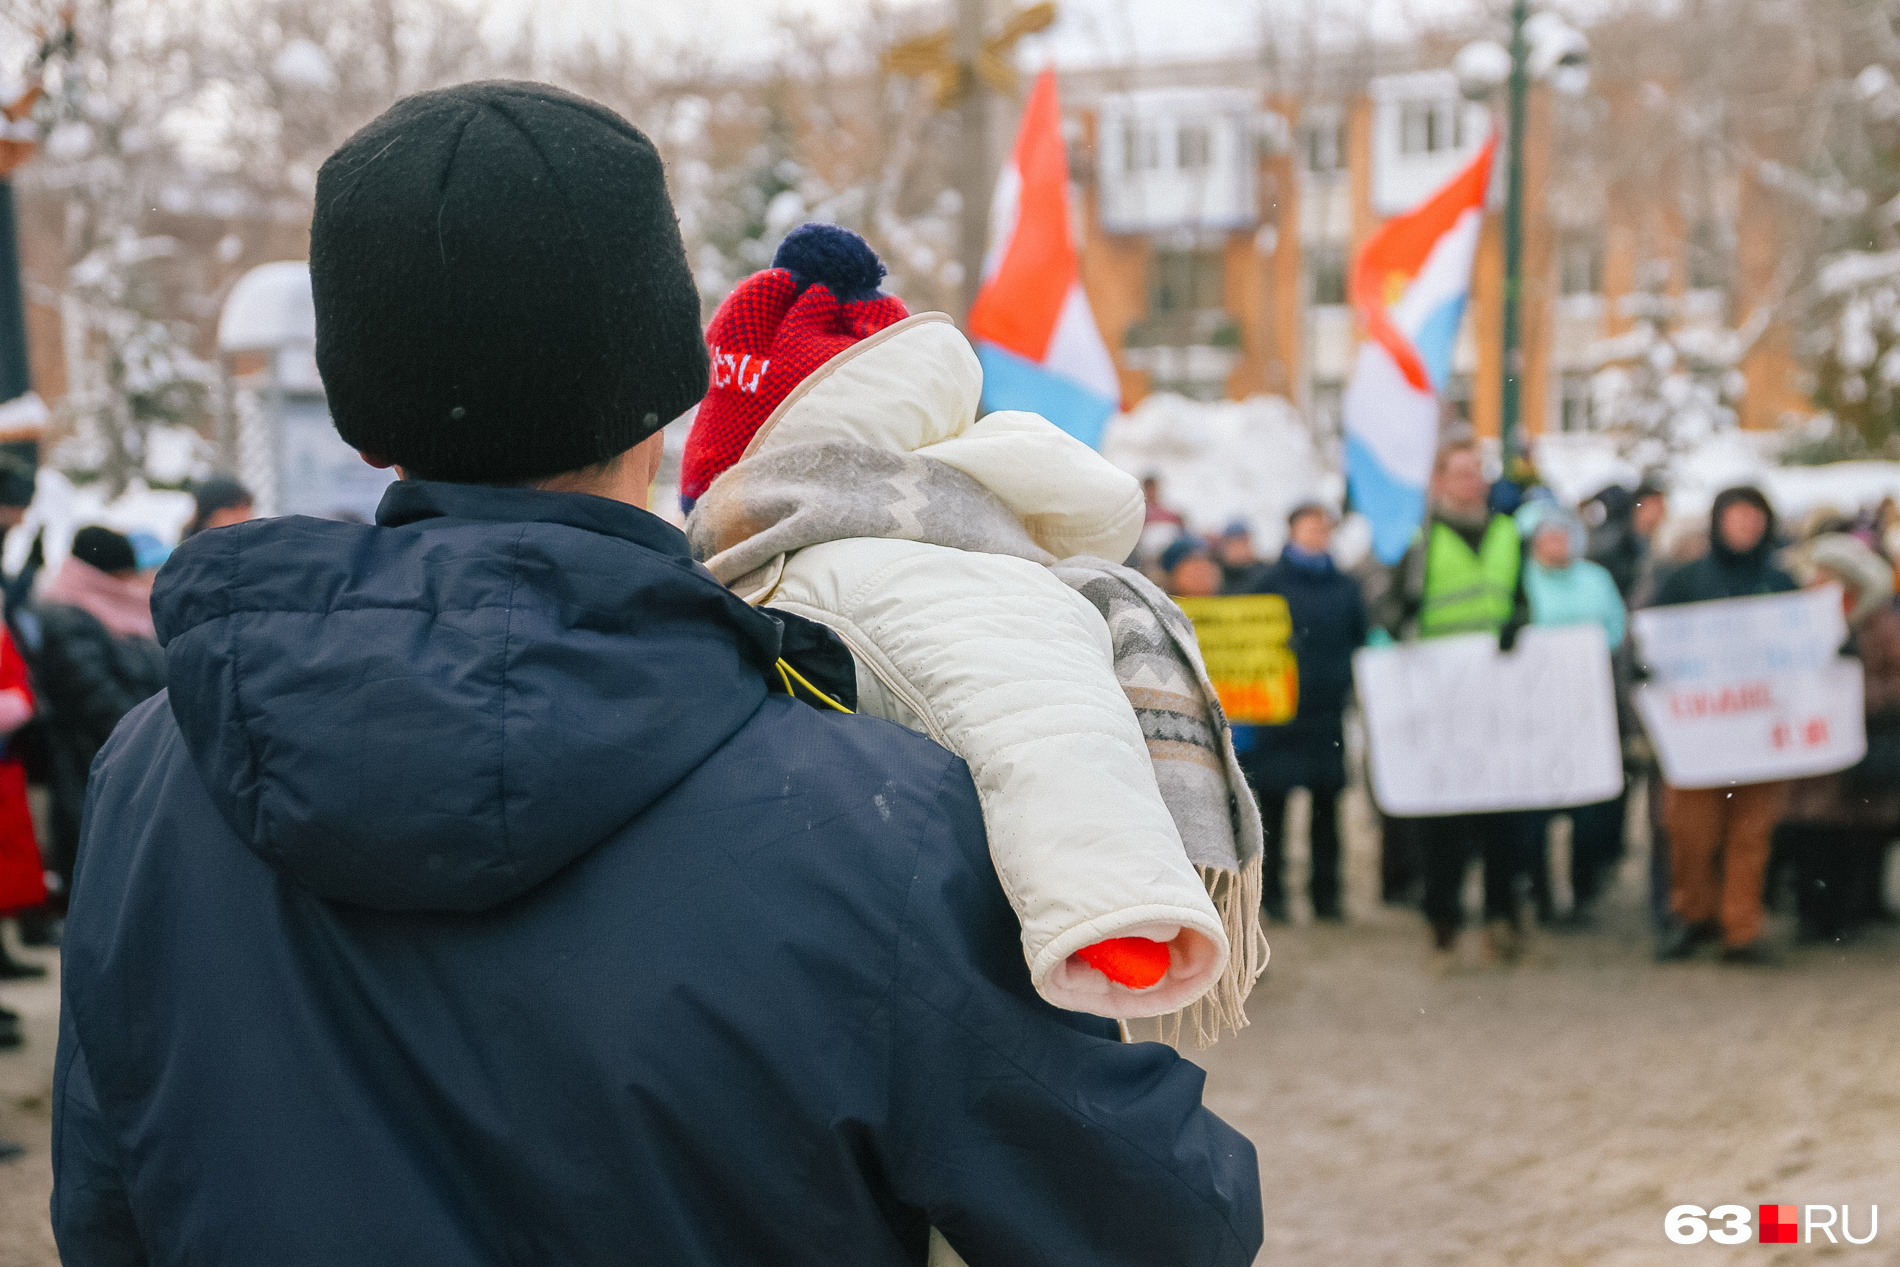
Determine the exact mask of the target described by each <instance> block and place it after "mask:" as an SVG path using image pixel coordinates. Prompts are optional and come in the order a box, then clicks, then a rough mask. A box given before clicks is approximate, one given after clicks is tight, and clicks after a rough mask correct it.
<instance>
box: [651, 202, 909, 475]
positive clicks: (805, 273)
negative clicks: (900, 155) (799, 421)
mask: <svg viewBox="0 0 1900 1267" xmlns="http://www.w3.org/2000/svg"><path fill="white" fill-rule="evenodd" d="M883 278H884V265H883V263H882V262H881V261H880V260H879V259H878V258H877V252H875V251H873V250H872V249H871V244H870V243H868V242H866V241H865V240H864V239H863V238H861V237H859V236H858V235H857V234H855V233H853V232H851V231H850V230H849V229H841V228H839V227H838V226H837V225H834V224H806V225H800V226H799V227H798V228H796V229H794V230H792V232H791V233H790V234H788V235H787V236H786V238H785V241H784V242H782V243H780V244H779V248H778V253H777V254H776V255H774V256H773V257H772V267H771V268H768V269H766V270H765V271H764V272H763V273H754V274H753V275H752V276H750V277H748V278H746V279H745V280H744V281H742V282H740V283H739V284H738V285H737V286H736V287H734V288H733V291H732V293H731V294H730V295H727V296H726V300H725V302H724V303H722V304H720V305H719V311H718V312H716V313H714V314H713V319H712V324H711V325H710V326H708V327H707V328H706V342H707V343H708V344H709V345H710V346H711V348H712V387H711V388H710V389H709V390H708V391H707V392H706V398H705V399H704V400H703V401H701V402H700V404H699V415H698V417H696V418H695V419H694V420H693V430H692V434H691V435H689V436H687V437H686V452H685V455H684V456H683V457H682V459H681V462H680V503H681V505H682V506H684V507H685V508H686V509H688V510H691V509H692V504H693V502H694V501H696V500H697V499H698V498H699V496H700V495H701V494H702V493H704V492H705V491H706V489H707V488H708V487H710V486H711V484H712V482H713V481H714V480H716V479H718V478H719V477H720V476H721V475H723V474H725V472H726V469H727V468H728V467H730V466H732V465H733V463H735V462H737V461H738V460H739V455H740V454H741V453H743V452H745V447H746V445H748V444H750V443H752V437H753V436H754V435H756V434H757V433H758V430H759V427H760V426H761V425H763V424H764V422H765V420H766V419H767V418H769V417H771V415H772V411H773V410H774V409H776V408H778V406H779V402H781V401H783V400H784V399H785V398H786V397H787V396H789V395H790V394H791V392H792V389H793V388H794V387H797V386H798V385H799V384H800V383H801V382H803V381H804V380H805V379H806V378H807V377H808V376H809V375H810V374H811V373H812V371H813V370H816V369H817V368H818V367H819V366H821V365H823V364H824V363H825V362H827V361H829V360H830V359H831V358H832V357H834V356H836V355H838V353H840V352H842V351H844V350H845V349H846V348H848V347H850V346H851V345H852V344H854V343H856V342H858V341H859V340H860V339H864V338H867V337H869V336H870V335H873V334H876V333H877V332H878V331H879V330H882V329H883V328H884V327H886V326H889V325H894V324H896V323H897V322H899V321H902V320H903V319H904V318H905V317H908V316H909V315H910V311H909V310H908V309H907V308H905V307H904V301H903V300H901V299H898V298H896V297H895V296H892V295H885V294H881V293H879V291H878V288H877V286H878V283H879V282H880V281H882V280H883Z"/></svg>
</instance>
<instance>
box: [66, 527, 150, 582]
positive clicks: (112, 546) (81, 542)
mask: <svg viewBox="0 0 1900 1267" xmlns="http://www.w3.org/2000/svg"><path fill="white" fill-rule="evenodd" d="M73 557H74V558H75V559H78V560H79V561H80V562H81V563H90V564H92V566H94V567H96V568H98V569H99V570H100V571H101V572H131V571H134V570H136V569H137V568H138V565H139V556H138V552H137V551H136V550H134V549H133V548H132V540H131V538H129V537H126V536H122V535H121V534H119V533H116V532H114V531H112V529H110V528H101V527H99V526H97V525H94V526H93V527H90V528H81V529H80V530H79V531H78V532H75V533H74V534H73Z"/></svg>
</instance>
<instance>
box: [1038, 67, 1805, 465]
mask: <svg viewBox="0 0 1900 1267" xmlns="http://www.w3.org/2000/svg"><path fill="white" fill-rule="evenodd" d="M1280 78H1284V76H1281V77H1280ZM1316 78H1318V79H1320V80H1321V86H1320V87H1319V88H1317V89H1316V90H1312V91H1303V92H1302V93H1300V94H1299V95H1298V96H1297V97H1295V96H1293V95H1290V94H1288V93H1286V92H1285V91H1284V90H1283V89H1281V88H1279V87H1278V86H1276V84H1274V83H1273V82H1270V81H1269V80H1268V76H1266V75H1265V74H1264V73H1263V70H1262V68H1261V66H1260V65H1259V64H1258V63H1257V62H1254V61H1235V62H1233V63H1228V64H1197V65H1192V66H1182V67H1153V66H1151V67H1145V68H1143V69H1142V70H1141V72H1140V74H1139V75H1135V74H1132V73H1126V72H1124V73H1121V74H1111V73H1106V72H1102V71H1093V72H1088V73H1082V74H1075V75H1071V76H1069V77H1068V78H1067V79H1066V80H1065V81H1064V83H1063V93H1064V103H1065V107H1066V108H1067V109H1068V111H1069V112H1070V114H1071V116H1072V119H1071V132H1072V135H1073V137H1074V138H1075V144H1074V147H1073V153H1074V169H1075V173H1076V177H1077V182H1078V188H1079V192H1080V197H1079V198H1078V199H1077V219H1078V221H1079V223H1078V236H1079V240H1080V241H1081V242H1082V244H1083V245H1082V268H1083V277H1084V283H1085V285H1086V287H1087V290H1088V294H1089V298H1090V301H1091V303H1092V304H1093V306H1094V310H1095V314H1096V318H1097V320H1098V322H1099V323H1100V324H1101V327H1102V333H1103V336H1104V338H1105V339H1106V340H1107V342H1108V344H1109V347H1110V349H1111V351H1112V352H1113V353H1114V355H1115V357H1116V360H1117V365H1118V367H1119V369H1120V371H1121V377H1122V387H1123V391H1124V393H1125V400H1126V403H1128V404H1131V405H1132V404H1133V403H1134V402H1136V401H1138V400H1139V399H1140V398H1141V397H1142V396H1144V395H1146V394H1148V393H1150V392H1155V391H1174V392H1179V393H1182V394H1184V395H1187V396H1190V397H1196V398H1201V399H1219V398H1222V397H1227V398H1242V397H1245V396H1248V395H1252V394H1255V393H1260V392H1268V393H1274V394H1279V395H1283V396H1286V397H1287V398H1289V399H1290V400H1292V401H1294V402H1295V403H1296V404H1297V405H1298V406H1299V408H1300V409H1301V410H1302V411H1303V412H1304V414H1305V415H1306V416H1307V418H1308V419H1309V421H1310V422H1311V423H1312V424H1313V426H1314V427H1315V429H1316V430H1317V431H1318V432H1319V433H1320V434H1321V435H1322V436H1331V437H1336V436H1337V435H1338V433H1339V429H1340V402H1341V398H1342V395H1343V392H1344V389H1345V385H1346V380H1347V378H1348V376H1349V374H1350V372H1351V366H1352V361H1353V355H1354V349H1355V346H1356V340H1357V336H1358V332H1357V330H1356V328H1355V320H1354V317H1353V313H1352V310H1351V308H1350V307H1349V306H1348V303H1347V286H1348V279H1349V276H1350V269H1351V263H1352V260H1353V258H1354V255H1355V253H1356V251H1357V250H1358V248H1359V246H1360V245H1361V244H1362V243H1363V242H1364V241H1365V240H1366V238H1367V237H1369V236H1370V235H1371V234H1372V233H1373V232H1374V231H1375V230H1376V229H1377V228H1378V226H1379V225H1380V224H1381V223H1382V222H1383V221H1384V220H1385V219H1387V218H1388V217H1390V216H1393V215H1396V214H1399V213H1402V212H1404V211H1407V210H1410V209H1411V208H1413V207H1415V206H1417V205H1418V204H1419V203H1420V202H1421V201H1423V200H1424V199H1425V198H1427V197H1429V196H1430V194H1431V193H1432V192H1433V191H1435V190H1436V189H1437V188H1439V187H1440V186H1441V185H1442V184H1444V182H1445V181H1446V180H1448V179H1449V178H1450V177H1451V176H1452V175H1453V174H1454V173H1455V172H1457V171H1458V170H1459V169H1460V168H1462V167H1463V166H1464V165H1465V164H1466V163H1468V162H1469V161H1471V159H1472V158H1473V157H1475V156H1476V154H1477V153H1478V152H1479V150H1480V149H1481V148H1482V146H1483V145H1484V144H1485V143H1486V141H1487V140H1488V139H1489V138H1490V136H1491V135H1492V133H1493V130H1494V119H1493V114H1492V110H1491V109H1490V107H1488V106H1486V105H1484V104H1480V103H1475V102H1471V101H1467V100H1466V99H1464V98H1463V97H1462V96H1461V94H1460V92H1459V87H1458V83H1457V80H1456V78H1455V77H1454V76H1453V74H1452V73H1451V72H1450V71H1449V70H1448V69H1444V68H1443V67H1437V66H1431V65H1413V66H1400V67H1397V68H1394V69H1390V70H1386V71H1384V72H1383V73H1362V74H1359V75H1357V76H1356V77H1355V76H1353V75H1352V74H1351V73H1350V72H1345V73H1337V74H1334V75H1332V76H1330V80H1331V82H1330V84H1327V83H1326V82H1325V80H1326V79H1327V78H1328V77H1324V76H1320V77H1316ZM1641 87H1642V86H1641V85H1618V84H1615V83H1610V84H1604V85H1600V86H1599V87H1598V88H1597V89H1596V91H1595V92H1594V93H1593V94H1592V96H1591V97H1590V98H1589V99H1587V100H1584V101H1581V102H1573V101H1570V100H1567V99H1562V98H1556V97H1553V95H1552V94H1551V93H1550V92H1549V91H1548V90H1547V89H1542V88H1538V89H1534V90H1533V92H1532V94H1531V97H1530V100H1529V103H1528V119H1527V126H1526V129H1525V146H1524V152H1525V163H1524V178H1525V208H1526V214H1525V224H1524V230H1525V233H1524V289H1523V306H1522V357H1523V360H1522V369H1521V373H1522V383H1523V386H1522V409H1523V413H1522V417H1523V422H1524V425H1525V427H1526V429H1527V431H1528V432H1529V433H1531V434H1538V433H1541V432H1544V431H1547V430H1571V431H1575V430H1587V429H1589V428H1591V427H1592V426H1593V425H1594V422H1595V419H1594V417H1593V413H1594V399H1593V392H1592V380H1593V378H1594V377H1595V373H1596V370H1597V369H1598V368H1599V366H1600V365H1601V363H1602V362H1601V353H1602V350H1603V349H1602V346H1601V341H1602V340H1603V339H1605V338H1606V337H1608V336H1611V335H1614V334H1617V333H1620V332H1622V331H1623V330H1625V329H1627V328H1628V326H1629V324H1630V320H1631V317H1630V312H1631V311H1632V308H1631V305H1630V304H1629V303H1628V302H1625V301H1626V297H1628V296H1630V295H1631V294H1632V293H1633V292H1636V291H1638V290H1640V289H1642V288H1643V287H1645V286H1649V287H1660V289H1661V291H1662V293H1663V294H1665V295H1666V296H1668V297H1669V299H1670V300H1671V301H1672V309H1673V311H1674V313H1675V316H1674V318H1673V320H1674V321H1675V323H1677V324H1678V325H1688V326H1704V327H1720V328H1729V327H1731V326H1733V325H1736V324H1739V323H1740V322H1741V321H1742V320H1743V319H1744V317H1745V315H1746V314H1748V313H1749V312H1751V311H1753V310H1754V308H1755V306H1757V305H1759V304H1761V303H1762V302H1764V299H1765V297H1766V296H1768V294H1769V292H1770V291H1771V290H1772V288H1773V285H1774V280H1773V274H1774V272H1775V269H1774V264H1775V249H1774V243H1775V237H1776V233H1777V231H1778V221H1777V220H1776V214H1777V212H1776V210H1775V208H1774V207H1773V206H1772V205H1771V204H1770V202H1769V200H1768V199H1766V198H1765V197H1764V196H1763V191H1761V190H1759V189H1757V188H1755V187H1754V186H1753V184H1752V182H1751V181H1750V180H1749V179H1748V178H1747V176H1746V174H1745V173H1739V172H1732V173H1727V174H1725V175H1724V176H1722V178H1721V179H1718V180H1715V181H1713V182H1711V181H1709V180H1706V179H1704V180H1698V181H1696V182H1685V181H1681V180H1677V179H1674V178H1673V177H1672V178H1670V179H1663V180H1657V179H1653V177H1652V178H1651V179H1648V180H1638V179H1634V178H1632V177H1631V176H1630V175H1629V174H1627V173H1619V172H1616V171H1615V170H1614V165H1613V164H1609V163H1604V162H1600V161H1594V160H1593V152H1592V134H1593V131H1594V130H1595V129H1598V128H1600V127H1603V126H1607V125H1606V123H1605V120H1606V117H1607V118H1611V119H1613V118H1614V116H1616V115H1617V113H1618V111H1619V110H1620V109H1621V107H1622V106H1624V105H1626V104H1627V102H1628V100H1629V99H1630V98H1633V97H1634V96H1635V95H1636V94H1637V93H1639V92H1640V91H1641ZM1502 166H1503V163H1502V156H1501V155H1500V160H1499V163H1498V167H1499V168H1500V170H1499V172H1498V173H1497V176H1498V178H1497V179H1496V180H1494V181H1493V188H1492V196H1491V200H1490V211H1489V214H1488V215H1487V218H1486V221H1485V224H1484V229H1483V235H1482V238H1481V242H1480V247H1479V253H1478V258H1477V262H1476V266H1475V270H1474V277H1473V289H1472V302H1471V305H1470V306H1469V308H1468V309H1467V312H1466V316H1465V321H1464V325H1463V328H1462V330H1461V331H1460V334H1459V337H1458V342H1457V348H1456V354H1455V359H1454V376H1453V379H1452V382H1451V387H1450V389H1449V391H1447V392H1446V394H1445V395H1446V398H1445V400H1444V402H1443V405H1444V408H1445V410H1446V412H1447V414H1448V415H1451V416H1456V417H1458V418H1462V419H1465V420H1467V421H1469V422H1471V423H1472V424H1474V425H1475V427H1476V428H1477V430H1478V431H1479V432H1480V434H1489V435H1495V434H1497V430H1498V423H1499V418H1500V414H1501V411H1502V378H1503V364H1502V346H1503V339H1502V326H1503V295H1504V234H1503V204H1504V181H1503V179H1502V170H1501V169H1502ZM1605 173H1608V174H1605ZM1705 175H1706V174H1705ZM1698 203H1699V204H1700V206H1699V207H1698ZM1741 368H1742V372H1743V374H1744V376H1745V377H1746V379H1747V383H1748V391H1747V393H1746V396H1745V397H1744V400H1743V403H1742V406H1741V410H1740V413H1741V420H1742V424H1743V425H1744V426H1746V427H1752V428H1767V427H1773V426H1775V425H1777V423H1778V422H1779V421H1780V420H1781V419H1782V417H1783V416H1784V415H1785V414H1786V413H1788V412H1789V411H1791V410H1799V409H1800V408H1801V407H1802V406H1803V404H1804V398H1803V395H1802V392H1801V390H1800V381H1799V376H1798V375H1797V373H1796V367H1795V364H1794V362H1793V359H1792V357H1791V355H1790V351H1789V338H1788V335H1787V332H1786V331H1785V330H1783V329H1780V328H1779V327H1773V328H1770V329H1769V330H1767V331H1766V332H1765V333H1763V334H1762V335H1761V336H1760V337H1758V338H1756V339H1755V341H1754V343H1753V345H1752V348H1751V350H1750V352H1749V354H1748V356H1747V358H1746V359H1745V360H1744V361H1743V363H1742V367H1741Z"/></svg>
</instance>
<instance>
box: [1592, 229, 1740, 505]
mask: <svg viewBox="0 0 1900 1267" xmlns="http://www.w3.org/2000/svg"><path fill="white" fill-rule="evenodd" d="M1639 281H1640V286H1639V288H1638V289H1637V290H1634V291H1632V292H1630V293H1629V294H1628V295H1625V296H1623V298H1622V299H1621V300H1620V301H1619V305H1620V308H1621V312H1620V314H1619V315H1621V316H1623V317H1625V318H1628V319H1630V321H1631V322H1632V324H1631V326H1630V328H1629V329H1628V330H1627V331H1625V332H1624V333H1623V334H1620V335H1617V336H1615V337H1613V338H1608V339H1601V340H1599V341H1598V342H1597V343H1596V344H1594V345H1593V346H1592V347H1591V349H1590V360H1591V362H1592V364H1594V365H1595V366H1596V372H1595V375H1594V376H1593V378H1592V379H1591V384H1590V386H1591V395H1592V402H1591V403H1592V415H1593V417H1594V419H1595V425H1596V426H1597V427H1598V428H1600V429H1601V430H1603V431H1604V432H1606V433H1608V434H1609V435H1610V436H1611V437H1612V438H1613V439H1614V441H1615V443H1616V446H1617V450H1618V453H1619V454H1620V456H1622V457H1623V458H1624V459H1625V460H1626V461H1628V462H1630V463H1631V464H1633V465H1634V466H1636V467H1638V468H1639V469H1644V470H1650V469H1661V468H1665V467H1667V466H1668V465H1669V464H1670V462H1671V461H1672V460H1673V459H1674V458H1675V457H1677V456H1678V455H1680V454H1682V453H1684V452H1686V451H1688V450H1690V449H1693V448H1695V447H1696V446H1698V445H1700V444H1701V443H1702V442H1703V441H1705V440H1707V439H1708V438H1709V437H1710V436H1713V435H1714V434H1716V433H1717V432H1720V431H1727V430H1729V429H1731V428H1733V427H1734V426H1735V425H1736V421H1737V407H1738V406H1739V405H1740V404H1741V400H1742V396H1743V394H1744V393H1745V392H1746V390H1747V382H1746V380H1745V379H1744V377H1743V375H1742V371H1741V363H1742V358H1743V357H1745V356H1746V355H1747V354H1748V350H1749V348H1750V347H1752V346H1753V345H1754V342H1755V340H1756V339H1758V338H1759V337H1760V336H1761V332H1762V331H1763V330H1764V329H1765V328H1766V327H1767V324H1768V310H1767V309H1766V308H1763V309H1759V310H1758V311H1757V312H1756V313H1755V314H1754V315H1753V316H1752V317H1751V318H1750V319H1749V320H1748V321H1747V322H1745V323H1744V324H1743V325H1742V326H1741V327H1740V328H1738V329H1729V328H1726V327H1711V326H1708V325H1699V324H1691V323H1689V322H1686V321H1685V320H1684V314H1683V310H1682V309H1683V304H1682V300H1681V299H1680V298H1678V297H1676V296H1674V295H1671V294H1670V293H1669V290H1668V281H1669V267H1668V265H1667V264H1665V263H1662V262H1657V261H1652V262H1650V263H1649V264H1647V265H1645V266H1644V268H1643V271H1642V275H1641V277H1640V278H1639Z"/></svg>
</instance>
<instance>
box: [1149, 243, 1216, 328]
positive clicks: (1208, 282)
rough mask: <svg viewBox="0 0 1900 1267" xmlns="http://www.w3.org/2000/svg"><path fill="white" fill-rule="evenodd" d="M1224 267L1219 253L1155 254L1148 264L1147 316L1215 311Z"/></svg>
mask: <svg viewBox="0 0 1900 1267" xmlns="http://www.w3.org/2000/svg"><path fill="white" fill-rule="evenodd" d="M1223 265H1224V261H1223V260H1222V258H1221V252H1220V251H1218V250H1212V251H1210V250H1185V251H1181V250H1175V251H1165V250H1158V251H1156V252H1155V253H1154V255H1153V257H1152V258H1151V259H1150V260H1149V264H1148V312H1149V314H1150V315H1151V316H1159V315H1163V314H1166V313H1171V312H1205V311H1209V310H1218V309H1219V308H1220V307H1221V305H1222V301H1223V294H1222V290H1223V286H1222V283H1223V280H1224V278H1223V273H1224V272H1225V271H1226V270H1225V268H1224V266H1223Z"/></svg>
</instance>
